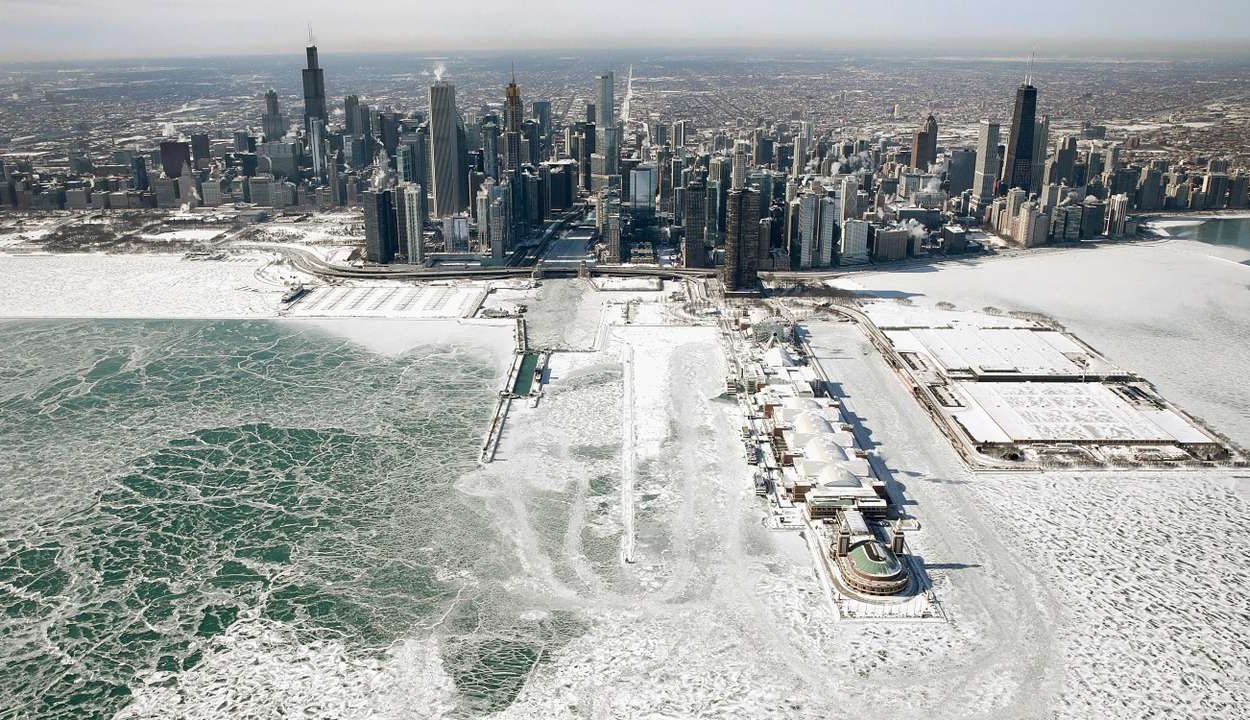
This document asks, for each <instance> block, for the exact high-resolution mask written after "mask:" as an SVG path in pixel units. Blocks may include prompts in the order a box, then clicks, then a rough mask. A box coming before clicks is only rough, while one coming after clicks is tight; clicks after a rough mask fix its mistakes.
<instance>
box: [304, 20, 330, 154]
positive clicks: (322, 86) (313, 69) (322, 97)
mask: <svg viewBox="0 0 1250 720" xmlns="http://www.w3.org/2000/svg"><path fill="white" fill-rule="evenodd" d="M305 52H306V53H307V55H308V67H306V68H304V71H303V74H304V129H305V130H309V131H311V129H312V119H313V118H320V119H321V120H322V121H323V122H324V121H325V120H326V78H325V72H324V71H323V70H322V69H321V67H320V66H318V65H317V46H316V45H313V43H312V34H311V33H310V34H309V36H308V47H307V48H305Z"/></svg>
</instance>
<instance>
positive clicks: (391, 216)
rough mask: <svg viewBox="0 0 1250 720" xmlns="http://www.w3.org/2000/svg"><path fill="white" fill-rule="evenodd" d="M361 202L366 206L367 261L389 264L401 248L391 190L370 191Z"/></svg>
mask: <svg viewBox="0 0 1250 720" xmlns="http://www.w3.org/2000/svg"><path fill="white" fill-rule="evenodd" d="M361 201H362V202H363V203H364V206H365V260H367V261H369V262H373V263H389V262H390V261H391V260H393V259H394V258H395V252H396V250H397V249H398V247H399V238H398V231H397V228H396V222H395V207H394V202H393V195H392V193H391V191H390V190H386V189H377V190H368V191H366V192H364V193H363V197H362V198H361Z"/></svg>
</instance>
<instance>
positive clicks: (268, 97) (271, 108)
mask: <svg viewBox="0 0 1250 720" xmlns="http://www.w3.org/2000/svg"><path fill="white" fill-rule="evenodd" d="M260 122H261V128H262V132H263V133H264V136H265V142H272V141H274V140H281V139H282V137H283V136H284V135H286V118H284V117H282V112H281V111H280V110H279V109H278V93H277V92H276V91H275V90H273V89H270V90H269V91H268V92H266V93H265V114H264V115H263V116H262V117H261V119H260Z"/></svg>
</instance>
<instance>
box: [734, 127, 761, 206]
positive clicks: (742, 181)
mask: <svg viewBox="0 0 1250 720" xmlns="http://www.w3.org/2000/svg"><path fill="white" fill-rule="evenodd" d="M750 152H751V143H749V142H747V141H746V140H737V141H735V142H734V154H733V166H732V169H731V171H730V177H729V182H730V186H731V187H732V188H733V189H734V190H741V189H742V188H743V187H745V185H746V179H747V154H748V153H750ZM756 220H759V218H756Z"/></svg>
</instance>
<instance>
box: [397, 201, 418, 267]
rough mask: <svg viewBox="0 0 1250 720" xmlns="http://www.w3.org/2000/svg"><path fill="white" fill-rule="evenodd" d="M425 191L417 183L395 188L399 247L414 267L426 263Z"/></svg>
mask: <svg viewBox="0 0 1250 720" xmlns="http://www.w3.org/2000/svg"><path fill="white" fill-rule="evenodd" d="M424 204H425V189H424V188H422V187H421V186H420V185H417V184H415V183H403V184H401V185H399V186H398V187H396V188H395V226H396V230H397V234H398V238H397V245H398V247H399V249H401V250H403V251H404V255H406V256H407V257H408V262H409V263H410V264H412V265H420V264H422V263H424V262H425V244H424V240H423V238H422V234H423V232H424V230H425V225H424V219H423V218H424V212H423V208H422V206H423V205H424Z"/></svg>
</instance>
